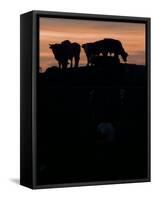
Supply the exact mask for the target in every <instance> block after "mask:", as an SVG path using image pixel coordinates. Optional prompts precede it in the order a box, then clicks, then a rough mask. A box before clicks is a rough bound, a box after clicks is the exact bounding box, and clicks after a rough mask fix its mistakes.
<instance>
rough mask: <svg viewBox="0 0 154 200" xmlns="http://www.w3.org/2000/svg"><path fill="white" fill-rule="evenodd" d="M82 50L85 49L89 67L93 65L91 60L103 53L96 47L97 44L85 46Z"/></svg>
mask: <svg viewBox="0 0 154 200" xmlns="http://www.w3.org/2000/svg"><path fill="white" fill-rule="evenodd" d="M82 48H83V49H84V51H85V54H86V57H87V66H89V65H90V64H91V59H92V58H93V57H94V56H98V55H99V54H100V53H101V49H100V48H99V46H97V45H95V43H86V44H83V45H82Z"/></svg>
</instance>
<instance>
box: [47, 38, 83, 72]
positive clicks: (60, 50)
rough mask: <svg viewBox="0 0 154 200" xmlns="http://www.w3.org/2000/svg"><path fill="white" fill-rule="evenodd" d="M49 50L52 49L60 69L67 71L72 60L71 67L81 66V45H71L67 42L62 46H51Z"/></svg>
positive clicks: (61, 44)
mask: <svg viewBox="0 0 154 200" xmlns="http://www.w3.org/2000/svg"><path fill="white" fill-rule="evenodd" d="M49 48H50V49H52V52H53V54H54V57H55V59H56V60H57V61H58V65H59V68H63V69H66V68H67V66H68V63H69V62H68V61H69V60H70V67H73V58H74V67H78V66H79V60H80V51H81V48H80V45H79V44H78V43H76V42H74V43H71V42H70V41H69V40H65V41H63V42H62V43H60V44H49Z"/></svg>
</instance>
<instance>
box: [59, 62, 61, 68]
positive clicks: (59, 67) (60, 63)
mask: <svg viewBox="0 0 154 200" xmlns="http://www.w3.org/2000/svg"><path fill="white" fill-rule="evenodd" d="M58 66H59V69H60V68H61V62H60V61H58Z"/></svg>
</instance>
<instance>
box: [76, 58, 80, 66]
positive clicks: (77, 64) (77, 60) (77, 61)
mask: <svg viewBox="0 0 154 200" xmlns="http://www.w3.org/2000/svg"><path fill="white" fill-rule="evenodd" d="M79 60H80V58H79V57H78V56H76V57H75V67H78V66H79Z"/></svg>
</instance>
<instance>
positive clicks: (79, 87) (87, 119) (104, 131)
mask: <svg viewBox="0 0 154 200" xmlns="http://www.w3.org/2000/svg"><path fill="white" fill-rule="evenodd" d="M146 70H147V69H146V66H137V65H125V64H119V65H115V66H107V67H106V68H99V67H89V68H88V67H82V68H81V67H80V68H74V69H66V70H59V69H56V68H50V69H48V70H47V71H46V72H45V73H40V74H39V78H38V110H37V111H38V119H37V120H38V132H37V177H38V178H37V184H55V183H73V182H89V181H103V180H104V181H114V180H120V181H121V180H127V179H129V180H130V179H145V178H147V171H148V162H147V158H148V152H147V72H146Z"/></svg>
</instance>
